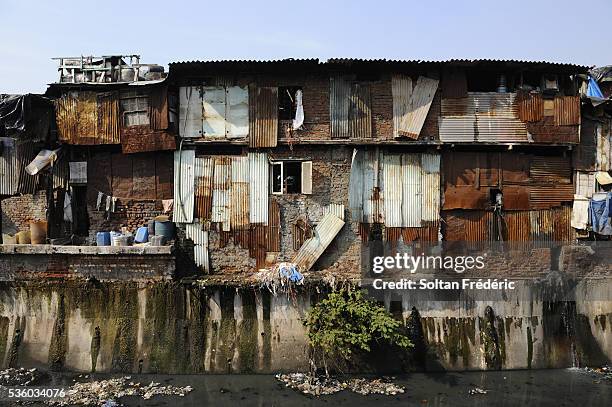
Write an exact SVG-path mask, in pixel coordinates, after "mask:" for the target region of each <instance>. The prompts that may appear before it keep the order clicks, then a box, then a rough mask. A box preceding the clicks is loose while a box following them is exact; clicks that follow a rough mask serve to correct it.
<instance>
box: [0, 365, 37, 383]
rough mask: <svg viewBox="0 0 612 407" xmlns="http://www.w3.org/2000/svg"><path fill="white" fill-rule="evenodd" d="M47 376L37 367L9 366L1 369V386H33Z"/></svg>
mask: <svg viewBox="0 0 612 407" xmlns="http://www.w3.org/2000/svg"><path fill="white" fill-rule="evenodd" d="M45 376H46V375H45V374H44V373H43V372H41V371H39V370H37V369H25V368H23V367H21V368H18V369H16V368H8V369H4V370H2V371H0V386H32V385H35V384H38V383H40V381H41V379H42V378H44V377H45Z"/></svg>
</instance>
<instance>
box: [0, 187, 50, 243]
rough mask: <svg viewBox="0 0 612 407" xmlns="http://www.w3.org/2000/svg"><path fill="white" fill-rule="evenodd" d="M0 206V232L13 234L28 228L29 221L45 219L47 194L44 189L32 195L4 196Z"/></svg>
mask: <svg viewBox="0 0 612 407" xmlns="http://www.w3.org/2000/svg"><path fill="white" fill-rule="evenodd" d="M1 208H2V233H3V234H10V235H14V234H15V233H17V232H19V231H27V230H29V229H30V222H32V221H38V220H45V219H46V211H47V194H46V192H45V191H38V192H36V193H35V194H33V195H32V194H27V195H20V196H13V197H10V198H4V199H2V201H1Z"/></svg>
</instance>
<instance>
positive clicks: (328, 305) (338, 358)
mask: <svg viewBox="0 0 612 407" xmlns="http://www.w3.org/2000/svg"><path fill="white" fill-rule="evenodd" d="M304 325H305V326H306V328H307V329H308V341H309V344H310V349H311V355H310V360H311V366H312V367H313V368H316V362H317V360H322V362H323V364H324V367H325V373H326V374H327V375H329V372H328V369H327V364H328V361H331V362H333V363H335V364H336V366H339V365H340V363H350V361H351V359H352V358H353V356H354V355H355V354H356V353H360V352H370V351H371V349H372V346H373V345H374V344H377V343H386V344H387V345H395V346H398V347H400V348H402V349H408V348H410V347H412V343H411V342H410V339H409V337H408V336H407V335H406V334H405V333H404V332H403V329H402V328H403V325H402V323H401V321H398V320H397V319H395V318H393V317H392V316H391V314H390V313H388V312H387V310H385V308H384V307H382V306H380V305H379V304H378V303H376V302H375V301H372V300H369V299H367V298H365V296H364V293H363V291H361V290H357V291H349V290H342V291H339V292H332V293H330V294H329V295H328V296H327V298H326V299H324V300H322V301H320V302H318V303H317V304H316V305H315V306H313V307H312V308H311V310H310V311H309V312H308V314H307V316H306V319H305V321H304Z"/></svg>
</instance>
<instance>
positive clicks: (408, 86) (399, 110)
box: [391, 75, 412, 137]
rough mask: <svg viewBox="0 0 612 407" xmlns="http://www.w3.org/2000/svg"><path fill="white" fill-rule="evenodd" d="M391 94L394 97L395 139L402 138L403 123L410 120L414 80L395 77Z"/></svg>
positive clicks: (401, 76) (405, 77)
mask: <svg viewBox="0 0 612 407" xmlns="http://www.w3.org/2000/svg"><path fill="white" fill-rule="evenodd" d="M391 93H392V95H393V137H400V136H401V135H400V133H399V130H400V127H401V123H402V122H403V121H404V122H408V120H409V119H408V114H409V111H410V99H411V97H412V79H411V78H410V77H409V76H404V75H393V77H392V78H391Z"/></svg>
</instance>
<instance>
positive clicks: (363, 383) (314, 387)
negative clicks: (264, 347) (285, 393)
mask: <svg viewBox="0 0 612 407" xmlns="http://www.w3.org/2000/svg"><path fill="white" fill-rule="evenodd" d="M276 379H277V380H278V381H280V382H282V383H284V384H285V386H286V387H290V388H292V389H293V390H296V391H299V392H300V393H303V394H309V395H313V396H324V395H328V394H334V393H338V392H339V391H342V390H350V391H352V392H355V393H358V394H361V395H364V396H366V395H368V394H383V395H389V396H391V395H396V394H402V393H404V391H405V389H404V387H402V386H399V385H396V384H394V383H392V382H390V381H387V380H383V379H373V380H368V379H358V378H354V379H348V380H338V379H336V378H333V377H330V378H328V377H317V376H313V375H311V374H306V373H289V374H277V375H276Z"/></svg>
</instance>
